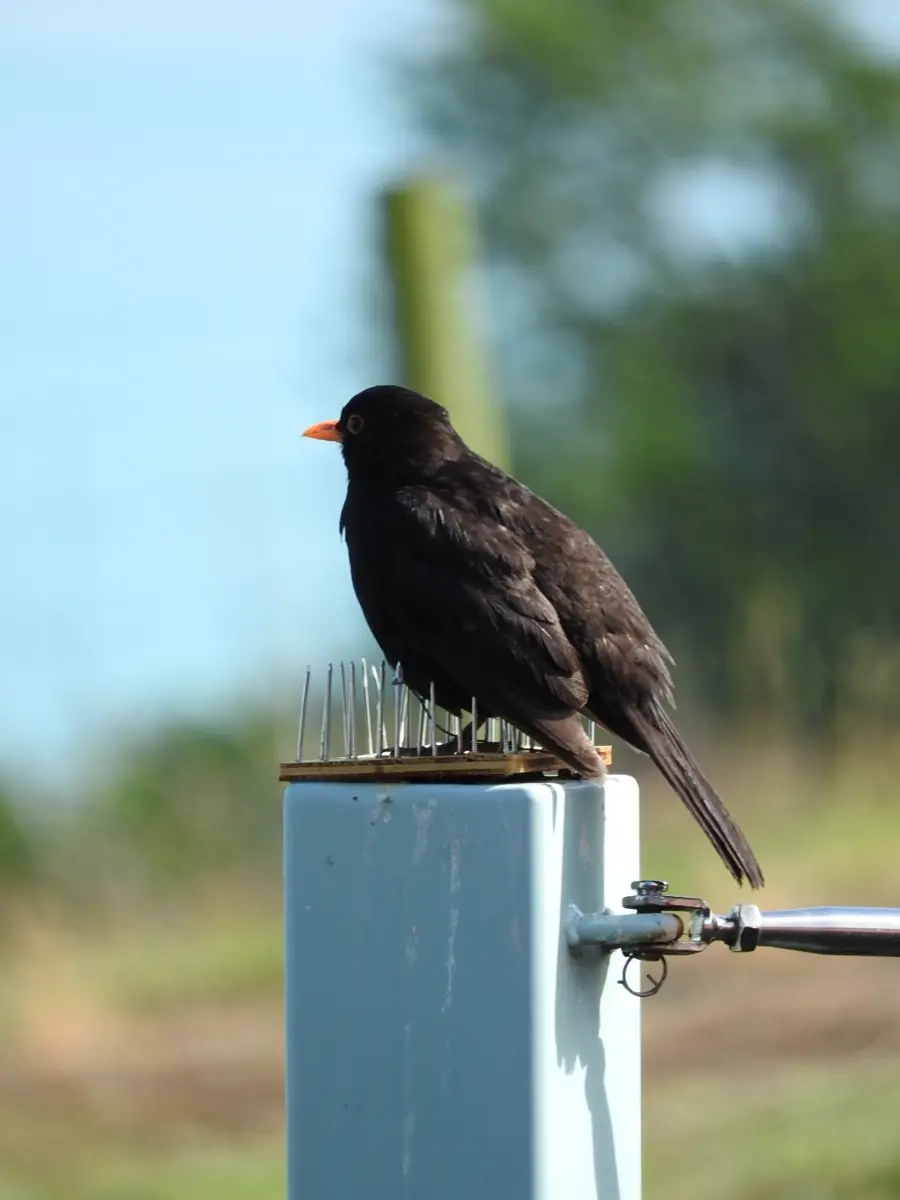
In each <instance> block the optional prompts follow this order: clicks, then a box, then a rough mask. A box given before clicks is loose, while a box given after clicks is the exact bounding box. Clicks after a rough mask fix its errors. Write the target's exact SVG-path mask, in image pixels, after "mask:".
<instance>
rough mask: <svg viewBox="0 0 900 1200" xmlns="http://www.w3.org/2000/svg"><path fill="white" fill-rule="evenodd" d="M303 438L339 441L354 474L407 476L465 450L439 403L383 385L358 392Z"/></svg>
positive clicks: (387, 476) (351, 473)
mask: <svg viewBox="0 0 900 1200" xmlns="http://www.w3.org/2000/svg"><path fill="white" fill-rule="evenodd" d="M303 436H304V437H308V438H316V439H317V440H319V441H322V442H339V443H340V445H341V452H342V454H343V456H344V462H345V463H346V464H347V473H348V474H349V476H350V478H351V479H352V478H354V477H355V476H359V475H365V476H366V477H367V478H382V479H384V478H403V477H404V476H405V475H406V474H407V473H408V472H409V471H413V472H419V471H427V470H428V469H429V468H433V467H434V466H437V465H439V464H440V463H441V462H445V461H446V460H447V459H449V458H457V457H459V454H460V452H461V450H464V447H463V444H462V442H461V441H460V438H459V435H458V434H457V433H456V431H455V430H454V428H453V426H452V425H451V424H450V415H449V413H448V412H447V410H446V409H445V408H442V407H441V406H440V404H435V402H434V401H433V400H429V399H427V397H425V396H420V395H419V393H418V392H413V391H410V389H409V388H404V387H397V386H395V385H393V384H385V385H379V386H377V387H370V388H366V389H365V391H362V392H358V393H357V394H356V395H355V396H354V397H353V399H352V400H348V401H347V403H346V404H345V405H344V408H343V410H342V412H341V415H340V417H339V418H338V420H336V421H321V422H320V423H319V424H318V425H311V426H310V427H309V429H307V430H305V431H304V434H303Z"/></svg>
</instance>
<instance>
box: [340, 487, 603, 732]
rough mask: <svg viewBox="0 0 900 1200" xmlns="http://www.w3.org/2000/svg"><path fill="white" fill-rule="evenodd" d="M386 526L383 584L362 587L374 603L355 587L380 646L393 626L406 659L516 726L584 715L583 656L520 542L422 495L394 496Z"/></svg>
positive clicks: (486, 519) (484, 519) (484, 520)
mask: <svg viewBox="0 0 900 1200" xmlns="http://www.w3.org/2000/svg"><path fill="white" fill-rule="evenodd" d="M389 520H390V525H391V526H392V527H391V528H390V529H388V530H386V531H385V532H386V533H387V537H385V538H384V539H379V543H380V546H381V547H382V548H383V552H384V554H385V557H386V560H387V561H385V562H384V563H383V566H382V571H381V572H380V579H379V580H378V583H377V585H376V586H375V587H374V588H369V587H366V586H365V585H364V586H363V589H362V590H363V592H373V593H377V598H376V597H375V596H365V595H363V594H362V593H361V592H360V589H359V588H357V591H358V594H359V597H360V601H361V603H362V606H363V609H364V611H365V613H366V616H367V619H369V622H370V625H372V628H373V632H374V633H375V636H376V638H379V633H378V626H379V625H381V626H385V625H386V626H389V627H390V632H389V634H388V637H389V639H390V638H391V637H393V639H394V642H395V646H396V648H397V649H398V651H399V652H400V653H399V656H400V657H401V658H402V657H403V654H404V652H405V653H406V654H407V655H409V656H415V657H420V658H423V659H426V660H430V661H431V662H433V663H434V664H435V668H439V669H440V672H441V673H442V675H444V676H446V677H449V678H452V679H453V680H454V681H455V682H456V684H457V685H458V687H459V688H460V689H461V691H462V692H463V693H464V694H466V695H477V696H480V697H482V698H483V699H484V702H485V703H487V704H489V705H490V706H491V707H494V708H495V709H496V711H497V712H498V714H500V715H506V716H508V717H509V719H510V720H515V719H516V717H515V716H514V712H513V710H515V712H516V713H519V714H520V715H521V713H522V712H525V711H527V712H528V713H530V714H534V715H535V716H540V715H556V716H558V715H562V714H564V713H569V712H572V711H577V710H580V709H581V708H582V706H583V705H584V702H585V700H586V699H587V691H588V689H587V685H586V683H585V680H584V677H583V675H582V670H581V664H580V662H579V659H578V655H577V654H576V653H575V650H574V649H573V648H572V646H571V644H570V642H569V641H568V639H567V638H566V635H565V634H564V633H563V630H562V626H561V625H560V621H559V617H558V615H557V613H556V610H555V609H554V607H553V605H552V603H551V602H550V601H549V600H548V599H547V597H546V596H545V595H544V594H543V592H542V591H541V590H540V589H539V588H538V586H537V584H536V583H535V581H534V577H533V574H532V568H533V559H532V557H531V555H530V553H529V552H528V550H527V548H526V547H525V546H524V545H523V543H522V542H521V541H520V540H519V539H518V538H517V537H516V535H515V534H513V533H512V532H511V531H510V530H509V529H508V528H506V527H505V526H503V525H502V524H501V523H500V522H499V521H497V520H495V519H492V518H491V517H490V516H488V515H485V514H484V513H480V514H476V513H473V512H470V511H463V510H461V509H460V508H458V507H456V506H455V505H454V504H453V503H452V502H449V501H448V500H446V499H445V498H443V497H440V496H436V495H434V494H433V493H430V492H428V491H426V490H425V489H418V488H416V489H412V488H411V489H406V490H404V491H403V492H401V493H399V494H398V496H397V502H396V503H395V504H394V505H393V506H392V510H391V515H390V518H389ZM365 574H366V575H368V574H370V572H365ZM373 608H378V609H379V612H377V613H376V612H374V611H372V609H373ZM388 609H389V610H390V611H389V612H388V611H387V610H388ZM379 640H381V639H380V638H379ZM400 643H402V645H400ZM404 647H405V650H404Z"/></svg>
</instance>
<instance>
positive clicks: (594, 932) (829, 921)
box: [564, 879, 900, 996]
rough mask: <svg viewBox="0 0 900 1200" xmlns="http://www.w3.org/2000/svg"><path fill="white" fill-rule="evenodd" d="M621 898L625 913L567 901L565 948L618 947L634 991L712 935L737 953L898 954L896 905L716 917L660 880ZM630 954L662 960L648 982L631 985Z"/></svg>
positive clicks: (654, 988)
mask: <svg viewBox="0 0 900 1200" xmlns="http://www.w3.org/2000/svg"><path fill="white" fill-rule="evenodd" d="M631 886H632V887H633V888H634V894H633V895H631V896H626V897H624V899H623V900H622V905H623V907H624V908H626V909H631V910H633V911H632V912H631V913H628V912H625V913H613V912H611V911H609V910H604V911H603V912H598V913H583V912H582V911H581V910H580V909H579V908H578V907H577V906H576V905H574V904H571V905H569V907H568V909H567V910H566V915H565V918H564V931H565V936H566V941H567V943H568V946H569V950H570V952H571V953H572V954H573V955H574V956H575V957H580V955H581V953H582V952H583V949H584V947H585V946H599V947H600V948H601V949H603V950H606V951H611V950H622V951H623V952H624V954H625V968H624V970H623V973H622V980H621V982H622V984H623V985H624V986H625V987H626V988H627V989H628V991H630V992H632V994H633V995H637V996H652V995H656V993H657V992H658V991H659V990H660V988H661V987H662V984H663V983H664V982H665V978H666V974H667V964H666V959H667V958H668V957H671V956H673V955H689V954H698V953H699V952H700V951H702V950H705V949H706V947H707V946H709V945H710V944H711V943H712V942H723V943H724V944H725V945H726V946H727V947H728V948H729V950H731V951H733V952H734V953H736V954H748V953H750V952H751V951H753V950H756V949H757V947H759V946H770V947H774V948H779V949H783V950H796V951H801V952H803V953H807V954H844V955H859V956H873V957H880V958H900V908H842V907H834V906H829V907H822V908H788V909H778V910H775V911H772V912H761V911H760V909H759V908H758V907H757V906H756V905H755V904H735V905H734V906H733V907H732V908H731V909H729V911H728V915H727V916H724V917H723V916H718V915H717V914H716V913H714V912H712V910H711V909H710V907H709V905H708V904H707V903H706V902H705V901H704V900H701V899H699V897H696V896H672V895H669V891H668V888H669V885H668V884H667V883H666V882H665V881H664V880H661V879H640V880H637V881H635V882H634V883H633V884H632V885H631ZM635 960H638V961H644V962H661V963H662V965H663V975H662V978H661V979H658V980H652V981H651V987H650V988H649V989H644V990H639V989H635V988H633V987H632V986H631V985H630V984H629V982H628V975H627V973H628V968H629V966H630V965H631V963H632V962H634V961H635Z"/></svg>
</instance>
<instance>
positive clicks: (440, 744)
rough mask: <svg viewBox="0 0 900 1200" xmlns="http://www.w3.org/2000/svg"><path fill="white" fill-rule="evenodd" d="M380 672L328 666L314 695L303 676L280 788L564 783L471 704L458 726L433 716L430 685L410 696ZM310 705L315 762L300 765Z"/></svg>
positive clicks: (552, 761) (537, 754) (543, 757)
mask: <svg viewBox="0 0 900 1200" xmlns="http://www.w3.org/2000/svg"><path fill="white" fill-rule="evenodd" d="M335 668H336V669H335ZM387 669H388V668H387V664H386V663H385V662H384V661H382V662H381V663H380V665H379V666H377V667H376V665H375V664H374V663H369V662H367V661H366V660H365V659H362V660H361V661H360V662H359V663H357V661H356V660H350V661H345V662H339V663H337V664H335V663H328V664H327V668H326V671H325V673H324V682H320V683H319V686H318V687H316V686H315V685H316V682H317V681H316V679H315V678H314V673H313V671H312V669H311V668H310V667H307V668H306V672H305V674H304V677H303V686H302V688H301V697H300V721H299V726H298V731H297V756H296V759H295V760H294V761H292V762H287V763H282V764H281V773H280V778H281V779H282V780H285V781H296V780H303V779H312V778H316V779H322V778H328V779H335V780H338V779H366V778H383V777H392V778H395V779H404V778H409V779H429V778H432V779H445V778H455V777H460V776H461V777H463V778H504V777H507V778H508V777H510V776H515V775H524V774H532V775H533V774H541V773H543V772H552V773H562V775H563V777H566V776H569V775H570V774H571V773H570V772H569V771H568V770H567V768H565V767H564V766H563V764H562V763H560V762H559V760H558V759H556V758H555V757H554V756H553V755H552V754H549V753H547V752H546V751H544V750H542V749H540V748H539V747H537V746H535V743H534V740H533V739H532V738H531V737H529V736H527V735H525V734H523V733H522V732H521V731H520V730H518V729H517V728H516V727H515V726H514V725H513V724H511V723H510V722H509V721H506V720H503V719H501V718H498V717H489V718H481V717H480V715H479V711H478V702H477V700H476V698H475V697H474V696H473V697H472V700H471V704H470V709H469V712H470V720H469V721H468V722H466V721H464V720H463V718H462V716H461V715H460V714H458V713H455V714H450V713H447V712H446V711H445V710H443V709H439V706H438V703H437V696H436V691H435V685H434V684H433V683H432V684H431V685H430V686H429V688H428V692H427V694H426V695H424V696H420V695H418V694H416V693H414V692H412V691H411V690H410V689H409V688H408V687H407V685H406V683H405V682H404V678H403V668H402V666H401V665H400V664H398V665H397V667H396V669H395V670H394V673H393V678H392V681H391V686H390V687H388V686H387ZM370 671H371V679H370V676H369V673H370ZM336 673H339V676H340V686H339V687H336V686H335V674H336ZM373 689H374V693H375V694H374V709H375V711H374V714H373V711H372V710H373V696H372V691H373ZM360 690H361V691H362V696H360V694H359V693H360ZM316 703H320V704H321V722H320V734H319V740H318V756H317V757H315V758H312V759H309V758H306V757H305V746H304V742H305V739H306V731H307V729H308V728H309V725H310V718H311V717H313V716H314V713H315V704H316ZM360 704H361V705H362V710H361V711H360V707H359V706H360ZM336 706H339V711H336ZM414 706H415V708H414ZM439 711H440V714H441V715H440V716H439V715H438V713H439ZM373 717H374V721H373ZM338 721H339V724H340V729H341V737H340V742H339V746H338V755H337V756H335V754H334V750H333V748H332V736H331V730H332V725H333V723H334V722H338ZM358 721H364V722H365V737H364V743H365V749H364V750H363V749H362V748H361V747H360V744H359V743H360V740H361V739H362V733H361V732H360V734H359V736H358V735H357V730H358V729H359V730H360V731H361V729H362V726H360V725H358V724H357V722H358ZM585 726H586V728H587V731H588V733H589V736H590V738H591V741H593V740H594V733H595V726H594V724H593V722H585ZM389 728H390V729H391V734H390V736H389V734H388V729H389ZM479 729H481V730H482V731H483V740H479V738H478V732H479ZM443 739H446V740H443ZM597 751H598V753H599V754H600V757H601V758H602V759H603V761H604V762H605V763H606V764H607V765H608V764H609V762H610V760H611V754H610V749H609V747H608V746H598V747H597Z"/></svg>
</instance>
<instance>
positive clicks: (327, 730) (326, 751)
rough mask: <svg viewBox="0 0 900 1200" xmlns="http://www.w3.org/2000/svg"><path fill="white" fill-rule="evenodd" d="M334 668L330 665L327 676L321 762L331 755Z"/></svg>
mask: <svg viewBox="0 0 900 1200" xmlns="http://www.w3.org/2000/svg"><path fill="white" fill-rule="evenodd" d="M333 674H334V667H333V665H332V664H331V663H329V664H328V673H327V674H326V676H325V705H324V707H323V709H322V736H321V738H320V740H319V761H320V762H324V761H325V760H326V759H327V758H328V756H329V755H330V754H331V682H332V676H333Z"/></svg>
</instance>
